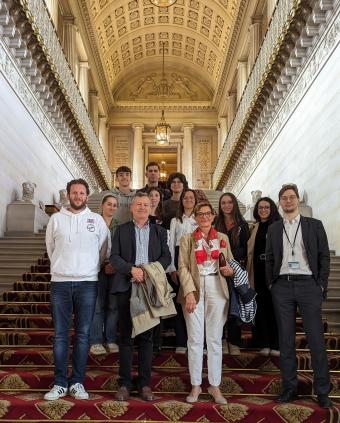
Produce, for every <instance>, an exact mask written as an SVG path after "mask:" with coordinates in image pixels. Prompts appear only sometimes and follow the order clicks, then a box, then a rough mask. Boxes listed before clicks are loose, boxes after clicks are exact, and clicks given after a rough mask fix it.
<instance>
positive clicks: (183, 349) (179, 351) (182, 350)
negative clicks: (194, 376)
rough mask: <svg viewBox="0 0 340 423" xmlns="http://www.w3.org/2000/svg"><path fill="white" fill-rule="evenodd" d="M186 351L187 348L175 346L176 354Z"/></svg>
mask: <svg viewBox="0 0 340 423" xmlns="http://www.w3.org/2000/svg"><path fill="white" fill-rule="evenodd" d="M186 352H187V348H185V347H177V348H176V349H175V353H176V354H186Z"/></svg>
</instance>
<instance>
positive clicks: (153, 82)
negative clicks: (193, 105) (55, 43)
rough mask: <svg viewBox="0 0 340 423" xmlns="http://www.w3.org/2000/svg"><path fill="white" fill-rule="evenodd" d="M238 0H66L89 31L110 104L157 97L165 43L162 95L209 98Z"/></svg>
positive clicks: (85, 31) (223, 60)
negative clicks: (160, 1)
mask: <svg viewBox="0 0 340 423" xmlns="http://www.w3.org/2000/svg"><path fill="white" fill-rule="evenodd" d="M243 3H244V2H243V1H238V0H209V1H208V2H207V1H203V0H177V1H176V3H175V4H174V5H173V6H171V7H168V8H166V7H163V8H162V7H156V6H154V5H153V4H152V3H151V2H150V0H130V1H129V0H91V1H88V0H77V1H75V0H74V1H70V2H69V4H70V7H71V9H72V13H73V14H74V16H75V17H76V22H77V25H78V27H79V29H80V31H81V32H82V33H83V34H84V35H85V36H86V37H87V40H88V43H89V46H90V48H91V51H92V53H93V57H94V60H95V66H96V68H97V69H96V72H97V73H98V75H100V78H101V83H102V84H103V85H104V88H105V90H106V91H107V93H106V94H107V102H108V106H109V107H112V106H121V105H122V104H124V102H129V103H131V101H134V102H149V103H150V102H152V101H154V100H157V98H158V94H159V86H160V81H161V77H162V44H163V43H164V45H165V77H166V80H167V86H168V92H167V93H166V94H167V101H170V102H174V103H176V102H188V101H196V102H206V103H210V104H211V102H212V101H213V99H214V96H215V93H216V91H217V90H218V87H219V84H220V79H221V75H222V74H223V69H224V68H225V66H226V60H227V59H226V58H227V57H229V56H228V55H227V51H228V48H229V45H230V40H231V34H232V31H233V28H234V26H235V22H236V21H237V19H238V17H239V16H238V15H239V12H240V8H241V5H242V4H243Z"/></svg>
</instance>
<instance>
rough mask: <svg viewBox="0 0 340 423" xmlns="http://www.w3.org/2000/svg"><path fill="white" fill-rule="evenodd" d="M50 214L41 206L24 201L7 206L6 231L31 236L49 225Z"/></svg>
mask: <svg viewBox="0 0 340 423" xmlns="http://www.w3.org/2000/svg"><path fill="white" fill-rule="evenodd" d="M48 220H49V216H48V215H47V214H46V213H45V212H44V211H43V210H41V209H40V208H39V207H37V206H36V205H34V204H32V203H28V202H24V201H15V202H14V203H11V204H9V205H8V206H7V216H6V233H7V234H16V235H21V236H25V235H27V236H30V235H33V234H35V233H38V232H39V231H40V230H41V229H44V227H45V226H46V225H47V223H48Z"/></svg>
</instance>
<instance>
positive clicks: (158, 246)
mask: <svg viewBox="0 0 340 423" xmlns="http://www.w3.org/2000/svg"><path fill="white" fill-rule="evenodd" d="M148 255H149V263H151V262H153V261H158V262H160V263H161V265H162V266H163V268H164V270H166V268H167V267H168V266H169V264H170V263H171V255H170V251H169V247H168V243H167V232H166V230H165V229H164V228H162V227H161V226H159V225H155V224H152V223H150V235H149V246H148ZM110 261H111V263H112V265H113V267H114V268H115V270H116V273H115V275H114V280H113V288H112V290H111V292H112V293H116V292H125V291H127V290H128V289H129V288H130V286H131V282H130V279H131V268H132V267H133V266H135V261H136V236H135V224H134V222H133V221H130V222H126V223H123V224H122V225H119V226H118V228H117V229H116V232H115V234H114V237H113V240H112V249H111V257H110Z"/></svg>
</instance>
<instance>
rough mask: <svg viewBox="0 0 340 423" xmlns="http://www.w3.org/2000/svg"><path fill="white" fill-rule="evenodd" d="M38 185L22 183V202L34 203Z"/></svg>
mask: <svg viewBox="0 0 340 423" xmlns="http://www.w3.org/2000/svg"><path fill="white" fill-rule="evenodd" d="M36 187H37V185H36V184H35V183H34V182H31V181H26V182H23V183H22V201H24V202H26V203H33V198H34V189H35V188H36Z"/></svg>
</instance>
